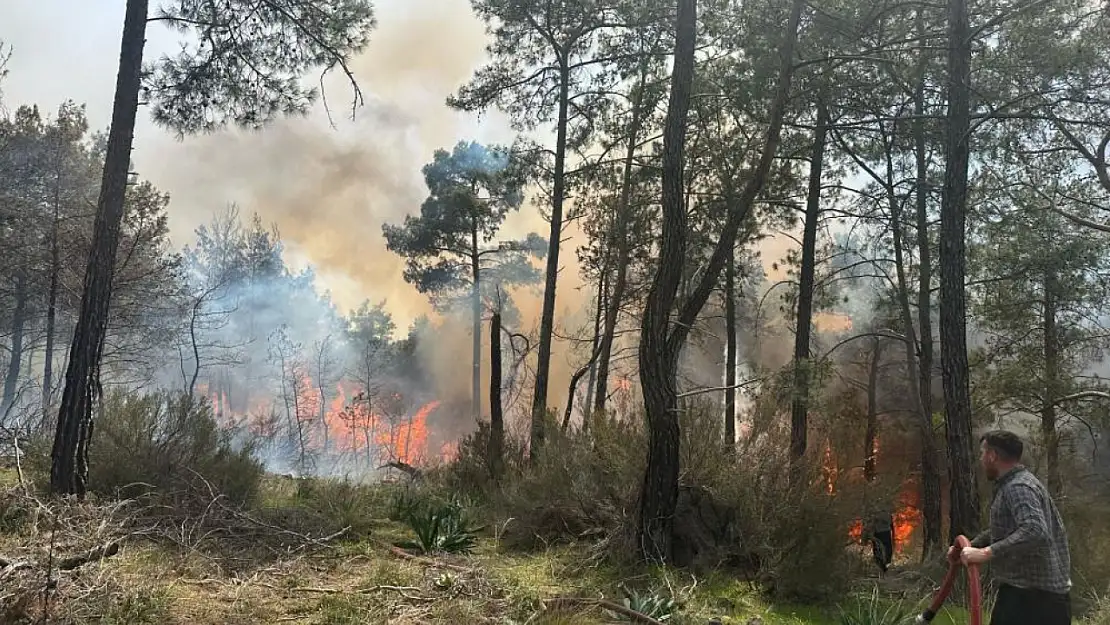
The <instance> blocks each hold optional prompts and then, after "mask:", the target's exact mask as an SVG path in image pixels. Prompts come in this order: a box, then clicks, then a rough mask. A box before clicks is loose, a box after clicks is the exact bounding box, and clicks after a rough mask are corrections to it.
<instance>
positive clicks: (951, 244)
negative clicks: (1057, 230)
mask: <svg viewBox="0 0 1110 625" xmlns="http://www.w3.org/2000/svg"><path fill="white" fill-rule="evenodd" d="M970 31H971V29H970V27H969V26H968V11H967V0H948V37H949V43H948V45H949V50H948V119H947V126H948V132H947V141H946V154H945V157H946V158H945V163H946V164H945V174H944V193H943V196H942V199H941V208H940V228H941V231H940V359H941V373H942V376H943V380H944V411H945V421H946V424H947V429H946V432H947V438H948V461H949V463H948V466H949V471H948V475H949V484H950V487H949V490H950V495H949V542H952V541H953V540H954V539H955V537H956V536H957V535H960V534H963V535H966V536H974V535H975V534H976V533H977V531H978V529H979V489H978V485H977V483H976V480H975V469H974V467H973V465H972V459H973V457H974V444H973V441H972V435H971V391H970V388H969V382H968V364H967V303H966V299H965V293H964V276H965V274H966V266H967V251H966V247H965V224H966V221H967V175H968V158H969V152H970V146H969V143H968V141H969V133H970V128H971V117H970V115H971V113H970V110H971V108H970V107H971V103H970V95H971V85H970V82H971V32H970Z"/></svg>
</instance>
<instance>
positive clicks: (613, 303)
mask: <svg viewBox="0 0 1110 625" xmlns="http://www.w3.org/2000/svg"><path fill="white" fill-rule="evenodd" d="M646 80H647V67H646V65H645V64H641V66H640V82H639V84H638V85H637V87H636V95H635V97H633V99H632V121H631V123H630V124H629V126H628V146H627V148H626V149H625V152H624V171H623V172H622V173H621V195H620V199H619V200H618V203H617V219H616V222H615V223H614V225H613V234H612V241H613V243H614V245H615V247H616V248H617V260H616V265H615V266H614V271H615V276H614V279H613V289H612V292H611V293H610V294H609V298H608V303H609V305H608V306H607V307H606V310H605V331H604V332H603V333H602V335H601V351H600V353H599V354H598V365H597V387H598V393H597V394H596V395H595V396H594V404H593V407H594V412H597V413H601V412H604V410H605V402H606V400H607V399H608V398H609V367H610V359H611V358H612V354H613V339H614V337H615V335H616V333H617V322H618V321H619V317H620V312H621V304H622V303H623V301H624V292H625V290H626V289H627V286H628V263H629V257H630V255H631V250H632V243H631V241H630V238H631V237H630V233H629V232H628V221H629V217H630V214H629V213H630V212H631V210H632V206H631V204H632V166H633V164H634V162H635V159H636V147H637V145H638V144H639V141H640V127H641V125H642V124H643V122H642V112H641V110H640V109H641V108H643V100H644V96H643V92H644V83H645V82H646Z"/></svg>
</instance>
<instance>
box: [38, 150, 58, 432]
mask: <svg viewBox="0 0 1110 625" xmlns="http://www.w3.org/2000/svg"><path fill="white" fill-rule="evenodd" d="M57 177H58V178H59V180H56V181H55V187H54V219H53V221H52V222H51V224H50V286H49V287H48V289H49V290H48V291H47V294H46V353H45V354H44V355H43V363H42V422H43V425H44V426H45V424H46V415H47V414H49V413H50V405H51V403H52V400H53V396H54V334H55V326H56V324H57V319H58V273H59V272H60V271H61V258H60V253H59V250H58V227H59V221H58V220H59V217H60V211H61V198H60V187H61V180H60V178H61V172H60V171H59V172H58V175H57Z"/></svg>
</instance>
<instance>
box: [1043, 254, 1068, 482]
mask: <svg viewBox="0 0 1110 625" xmlns="http://www.w3.org/2000/svg"><path fill="white" fill-rule="evenodd" d="M1057 288H1059V287H1058V286H1057V282H1056V276H1055V275H1054V274H1053V273H1052V270H1047V271H1045V276H1044V313H1043V314H1044V378H1045V380H1044V382H1045V384H1044V386H1045V388H1044V399H1043V401H1042V404H1041V436H1042V438H1044V445H1045V465H1046V467H1045V469H1046V470H1045V485H1046V486H1047V487H1048V490H1049V492H1050V493H1052V494H1053V495H1058V494H1060V489H1061V487H1062V486H1063V483H1062V482H1061V480H1060V439H1059V433H1058V432H1057V431H1056V398H1057V396H1058V395H1059V392H1060V388H1059V384H1060V334H1059V331H1058V329H1057V325H1056V308H1057V305H1056V298H1057V294H1056V289H1057Z"/></svg>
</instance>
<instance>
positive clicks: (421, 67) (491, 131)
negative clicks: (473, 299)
mask: <svg viewBox="0 0 1110 625" xmlns="http://www.w3.org/2000/svg"><path fill="white" fill-rule="evenodd" d="M484 46H485V34H484V28H483V25H482V24H481V23H480V22H479V21H478V20H477V19H476V18H475V17H474V15H473V14H472V12H471V9H470V6H469V3H468V2H466V0H411V1H408V2H383V3H382V4H381V6H380V7H379V28H378V30H377V31H376V32H375V34H374V37H373V41H372V43H371V45H370V46H369V48H368V50H367V52H366V53H365V54H364V55H363V56H362V57H360V58H358V59H356V61H355V62H354V64H353V66H352V68H353V70H354V73H355V76H356V78H357V79H358V81H359V84H360V86H361V87H362V90H363V91H364V93H365V95H366V106H365V107H363V108H361V109H359V110H358V111H357V115H356V117H355V119H354V120H353V121H352V120H350V119H349V118H348V117H349V107H348V104H349V99H348V96H349V95H350V91H349V89H348V87H347V86H346V85H345V84H344V83H343V80H342V78H341V77H337V76H332V77H329V78H328V79H327V80H326V81H325V93H326V94H327V96H328V104H329V105H330V108H331V119H332V121H333V122H334V124H335V127H334V128H333V127H332V126H331V125H330V124H329V120H328V117H327V115H325V114H324V111H323V107H322V106H321V107H320V109H319V110H317V111H315V112H314V113H313V114H312V115H311V116H309V117H307V118H304V119H293V120H284V121H281V122H279V123H277V124H275V125H274V126H272V127H270V128H268V129H266V130H265V131H262V132H257V133H251V132H242V131H228V132H223V133H219V134H215V135H211V136H205V137H198V138H188V139H185V140H184V141H182V142H176V141H174V140H173V139H172V138H170V137H167V136H166V135H165V134H163V133H156V132H153V131H152V132H150V133H148V134H146V135H142V134H140V136H139V145H138V149H137V150H136V155H135V159H136V165H137V168H138V169H139V170H140V171H141V172H142V174H143V175H144V176H146V177H149V178H151V179H152V180H153V181H154V182H155V184H157V185H158V186H159V187H161V188H163V189H165V190H166V191H168V192H169V193H170V194H171V195H172V197H173V202H172V205H171V229H172V234H173V236H174V239H175V240H176V241H178V242H180V243H186V242H188V241H191V240H192V239H193V232H192V231H193V229H194V228H196V227H197V224H199V223H203V222H206V221H208V220H209V219H210V218H211V215H212V214H213V212H214V211H218V210H221V209H222V208H223V207H224V206H225V205H227V204H228V203H230V202H234V203H235V204H237V205H238V206H239V207H240V209H241V212H242V214H243V215H244V216H249V215H250V214H251V213H257V214H258V215H259V216H260V218H261V219H262V221H263V222H264V223H265V224H267V225H269V224H271V223H272V224H273V225H274V226H276V228H277V229H278V231H279V232H280V235H281V238H282V240H283V242H284V244H285V247H286V254H285V257H286V260H287V261H289V262H291V264H293V265H294V266H297V267H304V266H311V267H312V268H313V271H314V272H315V274H316V276H317V282H318V285H319V286H321V287H323V288H326V289H328V291H329V292H330V295H331V298H332V301H333V302H334V303H335V305H336V307H337V308H338V309H339V311H340V312H346V311H348V310H350V309H352V308H354V307H356V306H358V305H359V304H360V303H361V302H363V301H365V300H369V301H370V302H379V301H384V302H385V303H386V308H387V310H388V311H389V312H390V313H391V314H392V315H393V317H394V321H395V322H396V324H397V328H398V333H399V334H403V333H404V332H405V330H406V329H407V328H408V326H409V325H410V324H411V323H412V322H413V321H414V320H416V319H417V318H419V317H420V316H422V315H430V316H431V317H432V318H433V320H434V323H433V326H432V328H431V329H429V330H427V332H428V333H429V334H431V335H432V336H428V337H425V338H427V339H429V340H427V341H424V342H423V343H422V345H421V347H420V349H419V355H420V357H421V359H422V361H423V363H422V364H423V365H424V368H425V369H426V370H427V371H428V373H429V374H430V375H431V377H432V378H433V380H434V383H435V388H434V389H433V390H434V392H435V393H436V395H437V396H438V398H439V399H442V400H443V401H444V402H445V403H444V406H445V407H444V408H443V409H441V410H440V412H445V411H449V412H453V413H454V412H457V414H452V415H451V418H443V417H444V415H439V416H440V417H441V418H442V421H441V422H440V423H439V425H438V426H437V427H441V428H443V429H444V432H442V433H440V434H441V435H442V436H445V437H454V436H460V435H463V434H465V433H466V432H468V431H469V430H470V429H472V427H473V423H472V420H471V419H470V416H469V410H468V409H458V410H457V411H455V410H453V409H449V408H448V407H449V406H452V407H453V406H460V407H461V406H465V405H466V401H468V399H469V394H470V382H469V379H470V372H471V369H470V366H469V364H468V362H469V361H468V359H467V358H468V357H469V354H470V350H471V345H470V337H469V334H470V325H469V320H468V319H467V318H465V316H460V315H457V314H447V315H444V316H439V315H436V314H435V313H434V312H433V310H432V307H431V305H430V304H429V302H428V300H427V298H426V297H425V296H424V295H421V294H419V293H417V291H416V289H415V288H413V287H412V286H411V285H409V284H407V283H405V282H404V280H403V278H402V270H403V259H401V258H400V257H398V256H396V255H395V254H393V253H391V252H389V251H387V250H386V249H385V241H384V238H383V236H382V225H383V224H385V223H400V222H401V221H403V219H404V217H405V216H406V215H409V214H415V213H416V212H417V211H418V210H419V207H420V203H421V202H422V200H423V199H424V197H425V196H426V194H427V190H426V188H425V186H424V181H423V178H422V176H421V172H420V169H421V167H422V166H423V165H424V164H425V163H427V162H428V161H430V160H431V158H432V154H433V152H434V151H435V150H436V149H438V148H450V147H451V146H453V145H454V144H455V143H456V142H457V141H459V140H470V139H474V140H478V141H481V142H485V143H502V144H507V143H510V142H511V141H512V139H513V133H512V132H511V131H510V129H509V126H508V124H507V123H506V121H505V120H504V118H503V117H502V116H500V115H498V114H496V113H490V114H487V115H483V118H482V123H481V124H480V125H479V124H477V123H476V120H475V119H474V118H473V117H472V116H469V115H465V114H462V113H458V112H454V111H451V110H450V109H448V108H447V107H446V106H445V105H444V100H445V98H446V97H447V96H448V95H449V94H451V93H452V92H454V91H455V90H456V89H457V88H458V87H459V86H460V85H462V84H463V83H465V82H466V81H467V80H468V79H469V78H470V76H471V74H472V73H473V71H474V70H475V69H476V68H477V67H479V66H480V65H481V64H482V62H483V60H484V54H485V51H484ZM548 227H549V226H548V224H547V222H545V221H544V220H543V219H542V218H541V217H540V215H539V213H538V211H537V210H536V209H535V207H534V206H532V205H530V204H528V203H526V204H525V206H524V207H523V208H522V209H521V212H520V213H519V214H516V215H513V216H511V217H510V219H509V220H508V221H507V223H506V225H505V228H504V229H503V233H504V236H505V237H506V238H518V237H521V236H523V235H526V234H527V233H529V232H537V233H539V234H541V235H543V236H546V234H547V230H548ZM570 234H572V235H573V234H574V232H573V228H572V232H571V233H570ZM575 245H576V241H575V240H573V239H572V240H570V241H568V242H566V243H565V244H564V248H563V256H562V258H563V262H562V265H563V271H562V272H561V278H560V282H559V292H558V298H559V301H558V309H557V316H558V318H557V326H559V328H560V331H561V332H563V331H565V332H567V333H571V332H573V330H574V329H576V328H577V327H578V326H580V325H582V319H584V317H585V315H586V314H587V313H586V311H585V308H586V303H588V302H589V301H590V300H591V298H592V295H591V294H590V293H589V292H587V291H588V289H587V290H583V289H582V288H581V284H580V278H579V276H578V273H579V272H578V268H577V266H576V263H575V257H574V253H573V250H574V247H575ZM513 298H514V304H515V306H516V307H517V308H518V309H519V312H520V316H519V317H520V324H519V325H520V327H515V328H512V330H514V331H517V332H520V333H522V334H525V335H528V334H530V333H533V332H534V331H535V329H536V327H538V324H539V317H540V307H541V303H542V293H540V292H538V290H535V289H520V290H517V291H516V292H514V293H513ZM323 314H324V311H320V310H316V309H315V308H312V307H308V308H306V309H304V310H302V311H299V312H298V315H297V321H296V322H295V323H296V324H304V326H305V328H300V327H294V328H293V329H292V330H291V332H292V333H294V334H296V335H298V336H306V337H311V336H313V332H312V330H311V329H310V327H315V326H316V325H318V324H319V320H320V316H321V315H323ZM286 323H288V322H286ZM486 334H487V336H486V340H485V343H486V345H488V325H486ZM313 340H315V339H301V340H300V342H302V343H304V344H306V345H308V344H311V343H312V341H313ZM574 347H576V346H573V345H569V344H566V343H562V342H559V341H557V342H556V353H555V354H554V355H553V358H552V379H551V397H552V401H553V403H554V404H556V405H558V406H561V405H562V404H563V403H564V402H565V396H566V387H567V384H568V382H569V378H570V374H571V371H572V369H574V368H576V366H577V364H578V362H579V360H582V359H585V358H586V356H587V355H588V354H580V355H579V354H571V353H570V350H571V348H574ZM483 351H488V347H487V348H486V349H484V350H483ZM579 351H581V350H579ZM585 351H587V352H588V348H587V349H586V350H585ZM463 354H465V355H467V358H463V357H461V355H463ZM255 361H257V359H255ZM533 366H534V365H533V364H531V363H529V364H528V365H527V367H533ZM488 371H489V365H488V353H487V354H483V408H484V412H485V413H486V414H488V403H489V402H488V384H489V376H488ZM525 377H527V376H526V375H525ZM521 405H523V402H521ZM514 407H517V406H507V408H510V409H511V408H514ZM520 412H525V411H519V410H518V411H517V413H520ZM513 414H514V413H512V412H510V416H513ZM517 416H518V417H519V416H520V415H519V414H517Z"/></svg>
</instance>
